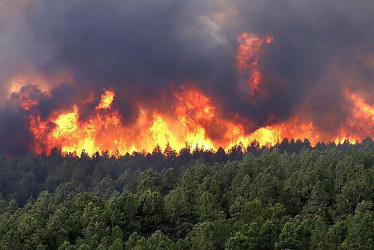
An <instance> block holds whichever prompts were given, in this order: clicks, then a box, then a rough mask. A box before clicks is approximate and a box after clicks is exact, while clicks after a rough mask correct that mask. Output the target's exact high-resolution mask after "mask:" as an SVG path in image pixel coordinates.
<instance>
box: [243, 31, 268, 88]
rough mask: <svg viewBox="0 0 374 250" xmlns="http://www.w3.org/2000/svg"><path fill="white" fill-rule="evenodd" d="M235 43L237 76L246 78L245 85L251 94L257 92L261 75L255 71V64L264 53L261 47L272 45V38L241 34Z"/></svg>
mask: <svg viewBox="0 0 374 250" xmlns="http://www.w3.org/2000/svg"><path fill="white" fill-rule="evenodd" d="M237 41H238V44H239V47H238V49H237V50H236V66H237V68H238V70H239V74H240V75H241V76H243V77H248V79H247V80H246V84H247V85H248V86H249V87H250V89H251V90H252V92H253V93H254V92H257V91H258V90H259V84H260V81H261V73H260V71H259V70H258V69H257V63H258V60H259V58H260V56H261V55H262V54H263V52H264V51H263V48H262V47H263V45H264V44H270V43H272V42H273V41H274V38H272V37H270V36H267V37H264V38H260V37H258V36H256V35H253V34H248V33H243V34H241V35H240V36H238V37H237ZM248 75H249V76H248Z"/></svg>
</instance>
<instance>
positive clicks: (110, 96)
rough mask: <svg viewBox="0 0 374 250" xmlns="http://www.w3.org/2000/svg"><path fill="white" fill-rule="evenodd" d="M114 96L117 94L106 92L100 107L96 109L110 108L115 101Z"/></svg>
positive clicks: (102, 96)
mask: <svg viewBox="0 0 374 250" xmlns="http://www.w3.org/2000/svg"><path fill="white" fill-rule="evenodd" d="M114 95H115V93H114V92H113V91H110V90H104V94H102V95H101V101H100V103H99V105H98V106H97V107H96V110H98V109H108V108H110V107H111V105H112V102H113V100H114Z"/></svg>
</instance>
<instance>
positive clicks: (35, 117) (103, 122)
mask: <svg viewBox="0 0 374 250" xmlns="http://www.w3.org/2000/svg"><path fill="white" fill-rule="evenodd" d="M237 41H238V44H239V45H238V48H237V50H236V61H237V63H236V66H237V69H238V72H239V74H240V76H242V77H243V78H245V86H246V87H247V88H248V87H249V88H250V90H251V91H252V94H254V93H256V92H260V85H261V77H262V75H261V72H260V70H259V69H258V61H259V59H260V56H261V55H262V54H263V53H264V48H263V47H264V45H265V44H270V43H272V42H273V41H274V39H273V38H272V37H270V36H267V37H259V36H256V35H253V34H248V33H243V34H241V35H240V36H238V38H237ZM242 87H243V86H242ZM21 90H22V91H20V92H19V93H16V94H15V95H14V96H16V97H17V98H18V99H17V101H16V102H17V103H18V105H19V107H21V108H22V109H24V110H25V111H27V112H29V114H30V123H29V126H30V132H31V134H32V135H33V137H34V146H33V151H34V153H42V152H45V153H49V152H50V150H51V149H52V148H54V147H57V148H60V149H61V150H62V151H63V152H65V153H77V154H80V153H82V152H86V153H88V154H89V155H92V154H94V153H96V152H100V153H102V152H107V153H108V154H109V155H123V154H126V153H132V152H133V151H137V152H152V151H153V150H154V149H155V148H159V149H161V150H162V151H165V150H166V149H168V148H170V147H171V148H172V149H174V150H176V151H180V150H181V149H183V148H185V147H186V146H187V147H190V148H192V149H195V148H200V149H204V150H213V151H214V150H217V149H218V148H219V147H223V148H224V149H225V150H229V149H230V148H232V147H233V146H235V145H239V144H240V145H243V146H244V147H246V146H248V145H251V143H253V142H255V143H256V144H257V145H259V146H272V145H276V144H278V143H280V142H282V141H283V140H284V139H292V138H294V139H301V140H304V139H308V140H309V141H310V143H311V144H312V145H316V144H317V142H319V141H323V142H335V143H344V142H345V141H346V140H347V139H348V140H349V141H350V143H355V142H356V141H360V140H363V139H364V138H366V137H367V136H368V135H372V134H374V126H373V125H372V124H373V122H374V105H370V104H368V103H367V102H366V101H365V100H364V99H363V98H362V97H360V96H359V95H357V94H354V93H350V92H349V91H348V90H347V91H346V95H345V97H346V101H347V102H346V103H347V106H346V107H342V109H344V110H345V111H347V112H346V113H347V114H348V115H347V116H348V117H347V118H346V120H345V121H344V122H343V125H340V127H339V128H337V129H336V130H335V132H334V133H333V134H325V133H323V132H321V131H320V130H319V128H318V124H314V123H313V121H310V120H308V119H307V118H303V117H304V116H303V115H302V114H298V113H297V112H296V113H295V114H294V115H293V116H291V118H289V119H288V120H284V121H279V122H277V123H272V122H270V121H269V122H267V123H265V124H260V125H259V124H256V122H255V121H251V120H249V119H248V118H246V119H245V118H243V117H240V116H239V115H238V114H232V115H231V116H230V117H231V118H228V117H227V114H225V113H224V112H223V107H221V106H220V105H219V103H216V101H215V100H214V98H213V97H212V96H208V95H206V94H205V93H204V92H203V91H201V90H200V89H199V88H197V87H196V86H194V85H193V84H184V85H182V86H180V87H179V88H177V89H175V90H174V95H173V100H174V104H173V105H172V107H171V108H170V110H168V111H163V112H161V111H159V110H154V109H152V108H151V107H148V106H142V105H141V104H139V105H138V110H137V113H138V116H137V119H136V120H135V121H133V122H131V123H129V124H128V123H126V122H125V121H124V119H123V117H122V115H121V114H120V112H119V110H118V109H116V108H115V106H114V105H113V102H114V101H115V98H116V93H115V91H114V90H113V89H104V90H103V93H102V95H101V98H100V100H99V101H98V102H97V103H92V102H93V100H95V98H89V99H88V100H86V101H85V103H80V104H75V105H72V107H71V109H70V110H60V111H58V110H56V111H54V112H52V113H51V115H50V116H49V117H47V118H41V115H39V114H38V113H37V107H38V105H39V101H38V99H37V98H35V97H34V96H32V95H31V92H30V91H31V90H33V91H35V89H33V88H29V89H27V88H26V89H21ZM36 92H37V91H36ZM37 93H39V94H41V93H42V92H40V91H39V92H37ZM260 93H261V92H260ZM84 104H90V105H88V106H89V107H92V105H91V104H93V105H94V106H95V108H92V110H90V111H87V110H85V111H84V112H89V113H88V114H84V115H82V113H81V112H83V111H82V106H80V105H84Z"/></svg>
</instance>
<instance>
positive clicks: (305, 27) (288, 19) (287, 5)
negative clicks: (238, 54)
mask: <svg viewBox="0 0 374 250" xmlns="http://www.w3.org/2000/svg"><path fill="white" fill-rule="evenodd" d="M13 2H16V1H13ZM373 9H374V2H373V1H340V0H332V1H322V0H317V1H275V0H272V1H270V0H251V1H248V0H242V1H241V0H239V1H234V0H232V1H230V0H218V1H213V0H208V1H197V0H192V1H182V0H160V1H153V0H145V1H139V0H126V1H119V0H110V1H102V0H81V1H76V0H65V1H49V0H28V1H26V0H25V1H20V3H12V2H11V1H9V2H8V1H5V3H3V4H0V23H1V24H0V34H1V36H0V48H1V51H2V55H1V58H0V66H1V67H0V92H1V94H0V98H1V99H2V103H3V104H4V103H5V102H7V103H8V102H9V101H5V100H6V99H8V96H9V93H7V91H6V90H7V89H9V81H10V80H11V79H13V78H14V77H16V76H18V75H27V74H29V73H30V72H32V73H35V74H40V75H43V76H45V77H46V78H47V79H48V78H52V77H53V76H54V75H56V74H57V73H58V72H60V71H68V72H69V73H71V75H72V76H73V79H74V83H73V84H72V83H65V82H61V83H58V85H59V87H52V90H51V92H50V95H49V96H45V95H40V96H39V99H40V100H39V105H38V110H39V112H40V114H41V116H42V117H47V116H48V115H49V114H50V113H51V112H52V111H53V110H58V109H69V108H71V107H72V105H73V104H74V103H77V102H78V103H79V101H80V100H82V97H85V96H87V95H88V94H93V96H94V97H95V100H94V101H93V102H92V103H88V104H85V106H83V107H82V109H83V110H92V107H91V106H92V105H93V103H97V101H98V100H99V98H100V94H101V93H102V90H103V88H108V89H110V88H112V89H114V90H115V92H116V99H115V104H114V105H115V106H116V107H117V108H119V110H120V112H121V114H122V115H123V117H124V119H125V122H126V123H131V122H132V121H133V120H134V119H135V118H136V117H137V107H138V105H140V104H141V105H145V106H150V107H154V108H157V109H158V110H162V111H168V110H170V107H171V106H172V105H173V104H172V103H173V94H172V93H171V92H172V90H173V89H175V88H178V85H179V84H182V83H185V82H192V83H194V84H196V85H197V86H198V87H199V88H200V89H202V90H203V91H204V93H205V94H207V95H208V96H212V97H213V99H214V100H215V101H216V103H217V104H219V105H220V107H221V108H222V109H223V112H224V114H225V115H226V116H227V117H228V118H233V117H234V115H235V114H239V115H240V116H241V117H243V118H245V119H248V120H250V121H252V123H250V124H255V126H253V125H251V126H248V128H247V129H248V131H252V130H254V129H255V128H256V127H258V126H262V125H264V124H266V123H268V122H269V121H271V122H279V121H284V120H287V119H289V118H290V117H292V116H293V115H295V114H298V113H300V116H302V117H305V119H309V120H312V121H313V122H314V123H315V125H316V126H317V127H318V128H319V129H320V130H322V131H326V133H327V132H329V131H332V130H334V128H337V127H339V126H342V125H344V122H345V120H346V117H347V116H349V114H348V113H347V112H348V111H347V110H343V109H342V108H341V107H342V106H344V105H345V98H344V90H345V89H346V88H349V89H352V90H354V91H356V92H360V93H361V94H362V95H364V96H365V97H366V99H367V100H368V101H369V102H371V103H373V102H374V99H373V97H372V96H374V95H372V94H373V93H374V84H373V80H374V73H373V68H374V59H373V58H374V57H373V55H374V45H373V44H374V30H373V29H374V17H373V15H372V10H373ZM242 32H249V33H255V34H258V35H260V36H264V35H271V36H272V37H274V39H275V42H274V43H272V44H271V45H269V46H265V47H264V54H263V55H262V56H261V58H260V61H259V69H260V71H261V72H262V73H263V78H262V83H261V89H262V90H263V91H264V92H265V93H266V95H250V94H249V95H248V94H245V93H243V91H241V90H240V89H239V88H238V87H237V84H238V81H239V76H238V72H237V70H236V68H235V50H236V48H237V41H236V37H237V36H238V35H239V34H241V33H242ZM26 84H35V85H38V82H25V85H26ZM54 86H55V85H54ZM171 86H172V87H171ZM301 108H302V109H303V112H301V111H300V109H301ZM82 113H83V114H85V112H82ZM270 117H271V118H270ZM81 119H85V117H84V116H82V117H81ZM253 121H254V123H253ZM0 128H1V130H0V140H1V143H0V145H1V146H0V153H4V152H5V153H9V154H10V153H14V152H19V153H25V152H27V145H28V144H29V143H30V142H31V140H32V139H31V138H30V135H29V132H28V130H27V115H26V114H25V112H24V111H20V110H18V109H15V108H11V107H10V106H9V105H7V104H6V105H4V107H3V108H2V109H1V110H0ZM212 133H213V132H212ZM11 138H19V139H17V140H16V141H17V142H14V143H16V144H17V145H18V146H17V145H8V146H7V145H4V143H3V141H10V139H11Z"/></svg>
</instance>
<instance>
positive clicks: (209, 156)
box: [0, 139, 374, 249]
mask: <svg viewBox="0 0 374 250" xmlns="http://www.w3.org/2000/svg"><path fill="white" fill-rule="evenodd" d="M0 171H1V175H0V191H1V194H0V211H1V214H0V249H96V248H97V249H124V248H125V249H273V248H276V249H308V248H310V249H353V248H354V249H373V248H374V204H373V199H374V144H373V142H372V140H371V139H366V140H365V141H364V142H363V143H360V144H356V145H352V144H349V143H345V144H340V145H335V144H333V143H331V144H329V145H325V144H318V145H317V146H316V147H315V148H312V147H311V146H310V144H309V143H308V141H306V142H301V141H293V140H292V141H290V142H288V141H284V142H282V143H281V144H279V145H277V146H276V147H274V148H266V147H263V148H259V147H256V146H255V145H252V146H251V147H249V148H247V149H245V150H243V149H242V148H240V147H239V146H238V147H234V148H233V149H232V150H231V151H230V152H228V153H226V152H224V151H223V150H218V151H217V152H211V151H201V150H194V151H190V150H189V149H188V148H186V149H185V150H182V151H181V152H180V153H176V152H175V151H173V150H168V151H165V152H161V151H159V150H157V149H156V150H154V151H153V153H149V154H141V153H134V154H132V155H129V154H127V155H125V156H121V157H118V158H116V157H109V156H107V155H105V154H104V155H99V154H96V155H94V156H92V157H90V156H88V155H85V154H83V155H82V156H81V157H78V156H74V155H72V154H71V155H63V154H61V153H60V152H59V151H58V150H56V149H55V150H53V151H52V152H51V154H50V155H39V156H34V157H32V156H28V157H27V156H19V157H13V158H5V157H3V158H1V160H0Z"/></svg>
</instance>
